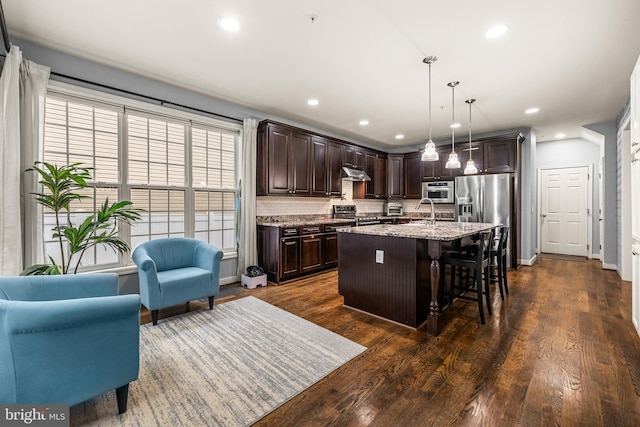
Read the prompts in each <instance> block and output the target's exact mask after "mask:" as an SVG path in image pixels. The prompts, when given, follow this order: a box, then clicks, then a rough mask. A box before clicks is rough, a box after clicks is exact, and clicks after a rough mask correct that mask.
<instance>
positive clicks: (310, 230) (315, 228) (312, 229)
mask: <svg viewBox="0 0 640 427" xmlns="http://www.w3.org/2000/svg"><path fill="white" fill-rule="evenodd" d="M301 228H302V230H301V233H302V234H318V233H322V225H306V226H303V227H301Z"/></svg>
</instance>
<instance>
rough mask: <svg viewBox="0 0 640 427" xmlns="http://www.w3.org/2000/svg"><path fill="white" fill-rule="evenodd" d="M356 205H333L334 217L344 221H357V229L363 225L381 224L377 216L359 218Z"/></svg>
mask: <svg viewBox="0 0 640 427" xmlns="http://www.w3.org/2000/svg"><path fill="white" fill-rule="evenodd" d="M356 213H357V209H356V205H333V217H334V218H342V219H355V221H356V227H358V226H361V225H373V224H380V222H381V221H380V219H378V217H377V216H357V215H356Z"/></svg>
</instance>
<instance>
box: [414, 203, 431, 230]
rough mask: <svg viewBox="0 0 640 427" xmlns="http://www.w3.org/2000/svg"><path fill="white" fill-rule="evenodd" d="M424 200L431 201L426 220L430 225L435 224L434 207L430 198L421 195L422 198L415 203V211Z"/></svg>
mask: <svg viewBox="0 0 640 427" xmlns="http://www.w3.org/2000/svg"><path fill="white" fill-rule="evenodd" d="M424 202H429V203H431V218H429V219H427V220H426V221H427V222H428V223H429V224H430V225H435V224H436V209H435V207H434V205H433V200H431V199H430V198H428V197H423V198H422V199H420V201H419V202H418V204H417V205H416V208H415V210H416V211H417V210H418V209H419V208H420V205H421V204H423V203H424Z"/></svg>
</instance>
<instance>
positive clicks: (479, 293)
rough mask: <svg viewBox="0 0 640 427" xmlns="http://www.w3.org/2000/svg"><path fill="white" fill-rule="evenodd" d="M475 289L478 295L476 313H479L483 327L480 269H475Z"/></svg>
mask: <svg viewBox="0 0 640 427" xmlns="http://www.w3.org/2000/svg"><path fill="white" fill-rule="evenodd" d="M475 279H476V289H477V291H478V292H477V295H478V311H480V322H481V323H482V324H483V325H485V324H486V323H485V321H484V309H483V308H482V269H481V268H480V267H477V268H476V277H475Z"/></svg>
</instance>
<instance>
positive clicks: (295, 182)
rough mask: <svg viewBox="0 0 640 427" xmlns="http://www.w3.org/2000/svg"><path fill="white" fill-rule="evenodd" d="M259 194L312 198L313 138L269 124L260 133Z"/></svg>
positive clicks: (258, 148) (257, 188)
mask: <svg viewBox="0 0 640 427" xmlns="http://www.w3.org/2000/svg"><path fill="white" fill-rule="evenodd" d="M257 152H258V161H257V171H256V175H257V177H256V179H257V183H256V194H257V195H258V196H266V195H298V196H308V195H310V192H311V187H310V179H309V177H310V174H309V167H310V162H311V136H310V135H307V134H304V133H301V132H296V131H293V130H291V129H289V128H286V127H281V126H277V125H268V126H266V129H263V130H261V131H259V132H258V147H257Z"/></svg>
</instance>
